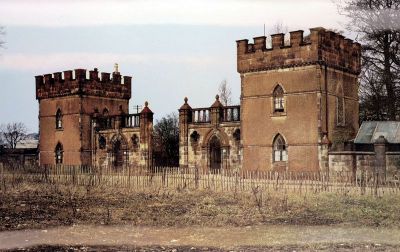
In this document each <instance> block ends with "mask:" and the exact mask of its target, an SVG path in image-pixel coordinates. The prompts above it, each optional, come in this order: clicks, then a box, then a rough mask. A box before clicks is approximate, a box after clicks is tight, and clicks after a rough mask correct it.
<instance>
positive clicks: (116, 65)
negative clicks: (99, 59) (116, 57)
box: [114, 63, 119, 73]
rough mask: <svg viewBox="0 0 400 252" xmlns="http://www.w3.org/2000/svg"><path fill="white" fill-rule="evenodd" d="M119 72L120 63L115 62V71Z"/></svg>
mask: <svg viewBox="0 0 400 252" xmlns="http://www.w3.org/2000/svg"><path fill="white" fill-rule="evenodd" d="M118 72H119V69H118V64H117V63H115V64H114V73H118Z"/></svg>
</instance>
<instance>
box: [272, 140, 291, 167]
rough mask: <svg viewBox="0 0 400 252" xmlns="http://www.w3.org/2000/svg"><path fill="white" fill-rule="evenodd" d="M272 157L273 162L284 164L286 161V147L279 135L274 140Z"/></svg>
mask: <svg viewBox="0 0 400 252" xmlns="http://www.w3.org/2000/svg"><path fill="white" fill-rule="evenodd" d="M273 155H274V156H273V159H274V162H286V161H287V160H288V153H287V145H286V142H285V139H284V138H283V137H282V136H281V135H280V134H278V135H277V136H276V137H275V139H274V143H273Z"/></svg>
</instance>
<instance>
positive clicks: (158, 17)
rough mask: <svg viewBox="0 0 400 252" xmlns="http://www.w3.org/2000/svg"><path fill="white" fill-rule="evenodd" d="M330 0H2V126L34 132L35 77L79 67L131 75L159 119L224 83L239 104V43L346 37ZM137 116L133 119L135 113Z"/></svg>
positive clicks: (208, 96) (198, 102)
mask: <svg viewBox="0 0 400 252" xmlns="http://www.w3.org/2000/svg"><path fill="white" fill-rule="evenodd" d="M344 21H345V20H344V18H343V17H342V16H340V15H338V13H337V8H336V6H335V5H334V4H333V3H332V1H331V0H305V1H299V0H297V1H296V0H280V1H276V0H275V1H272V0H271V1H269V0H264V1H262V0H247V1H245V0H218V1H216V0H213V1H212V0H201V1H196V0H171V1H168V0H133V1H129V0H120V1H105V0H101V1H98V0H86V1H82V0H80V1H78V0H36V1H33V0H32V1H28V0H0V25H2V26H4V27H5V31H6V34H5V36H4V40H5V41H6V45H5V48H4V49H0V76H1V83H2V84H1V85H2V91H3V92H1V93H0V101H1V104H0V105H1V106H0V124H1V123H7V122H11V121H22V122H24V123H26V124H27V126H28V128H29V129H30V131H32V132H34V131H37V128H38V127H37V125H38V121H37V116H38V105H37V101H36V100H35V88H34V86H35V82H34V76H35V75H41V74H46V73H53V72H58V71H64V70H69V69H76V68H85V69H88V70H90V69H93V68H95V67H97V68H99V71H104V72H112V70H113V65H114V63H119V65H120V72H121V74H122V75H130V76H133V83H132V97H133V98H132V100H131V107H133V106H134V105H137V104H143V103H144V102H145V101H146V100H148V101H149V104H150V107H151V109H152V110H153V112H154V113H155V118H156V119H159V118H161V117H162V116H164V115H166V114H168V113H171V112H177V109H178V108H179V107H180V106H181V105H182V103H183V98H184V97H185V96H187V97H188V98H189V104H190V105H191V106H192V107H207V106H210V105H211V104H212V103H213V100H214V96H215V94H216V93H217V91H218V85H219V83H220V82H221V81H222V80H224V79H226V80H227V81H228V84H229V86H230V87H231V89H232V93H233V100H234V102H235V103H239V96H240V86H239V85H240V78H239V74H238V73H237V72H236V43H235V41H236V40H239V39H246V38H247V39H250V40H251V39H252V38H253V37H256V36H261V35H263V26H264V24H266V27H267V34H268V33H271V32H272V31H271V27H272V26H273V25H274V24H275V23H277V22H282V23H284V24H285V25H286V26H288V27H289V29H290V30H298V29H303V30H305V31H306V32H308V29H309V28H312V27H317V26H323V27H325V28H336V29H343V28H342V27H343V22H344ZM132 112H133V111H132Z"/></svg>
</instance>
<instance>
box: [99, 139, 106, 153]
mask: <svg viewBox="0 0 400 252" xmlns="http://www.w3.org/2000/svg"><path fill="white" fill-rule="evenodd" d="M106 145H107V140H106V138H105V137H104V136H100V137H99V148H100V149H101V150H103V149H105V148H106Z"/></svg>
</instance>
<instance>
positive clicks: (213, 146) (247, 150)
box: [179, 28, 361, 171]
mask: <svg viewBox="0 0 400 252" xmlns="http://www.w3.org/2000/svg"><path fill="white" fill-rule="evenodd" d="M310 32H311V33H310V35H309V36H307V37H306V38H305V37H303V31H294V32H290V41H289V43H285V35H284V34H275V35H272V36H271V38H272V47H268V48H267V42H266V41H267V38H266V37H265V36H262V37H256V38H254V43H252V44H250V43H249V41H248V40H247V39H245V40H238V41H237V71H238V72H239V74H240V78H241V104H240V106H238V107H224V106H222V105H221V103H220V102H219V100H218V97H217V99H216V101H215V103H214V104H213V105H212V106H211V107H209V108H204V109H192V108H191V107H190V105H189V104H188V102H187V100H185V104H184V105H183V106H182V107H181V108H180V110H179V115H180V133H181V136H180V166H181V167H198V168H201V169H203V170H207V169H212V170H215V169H243V170H273V171H324V170H327V169H328V163H329V162H328V159H329V158H328V151H329V149H330V148H335V146H340V145H341V143H344V142H346V141H348V140H351V139H354V138H355V137H356V134H357V131H358V128H359V122H358V113H359V110H358V75H359V73H360V56H361V46H360V44H358V43H353V41H352V40H350V39H345V38H344V37H343V36H342V35H339V34H336V33H334V32H332V31H328V30H325V29H324V28H314V29H311V30H310Z"/></svg>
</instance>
